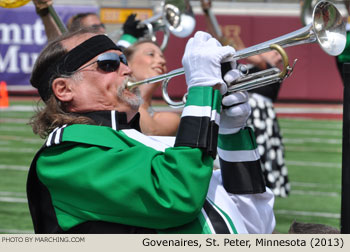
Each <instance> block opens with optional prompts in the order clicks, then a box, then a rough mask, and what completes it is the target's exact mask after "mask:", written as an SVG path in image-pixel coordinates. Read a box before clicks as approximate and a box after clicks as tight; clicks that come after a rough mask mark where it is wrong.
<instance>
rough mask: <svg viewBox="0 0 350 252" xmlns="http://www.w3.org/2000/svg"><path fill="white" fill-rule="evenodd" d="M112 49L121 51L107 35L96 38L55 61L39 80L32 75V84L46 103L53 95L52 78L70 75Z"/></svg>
mask: <svg viewBox="0 0 350 252" xmlns="http://www.w3.org/2000/svg"><path fill="white" fill-rule="evenodd" d="M111 49H113V50H119V51H121V49H120V48H119V47H118V46H116V44H115V43H114V42H113V41H112V40H111V39H110V38H108V37H107V36H106V35H97V36H94V37H92V38H90V39H88V40H86V41H84V42H83V43H81V44H80V45H78V46H77V47H75V48H73V49H72V50H70V51H69V52H67V53H66V54H65V55H64V56H62V57H60V58H59V59H58V60H56V61H54V62H53V63H52V64H50V65H49V66H48V67H47V70H46V71H45V72H44V73H43V74H41V75H39V77H38V78H33V75H32V78H31V79H30V82H31V83H32V85H33V86H34V87H36V88H37V89H38V91H39V94H40V96H41V98H42V99H43V100H44V101H46V100H48V99H49V97H50V96H51V94H52V89H51V86H50V79H51V78H52V76H54V75H56V74H57V73H59V74H62V75H63V74H67V75H70V74H71V73H72V72H74V71H75V70H77V69H79V67H81V66H82V65H84V64H85V63H86V62H88V61H89V60H91V59H93V58H94V57H96V56H97V55H99V54H101V53H103V52H105V51H108V50H111Z"/></svg>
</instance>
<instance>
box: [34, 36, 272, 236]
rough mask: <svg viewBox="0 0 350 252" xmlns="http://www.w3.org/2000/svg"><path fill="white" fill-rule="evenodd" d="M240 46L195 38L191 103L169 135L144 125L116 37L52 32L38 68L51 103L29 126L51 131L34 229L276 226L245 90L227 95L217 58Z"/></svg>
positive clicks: (38, 165)
mask: <svg viewBox="0 0 350 252" xmlns="http://www.w3.org/2000/svg"><path fill="white" fill-rule="evenodd" d="M234 53H235V51H234V49H233V48H232V47H223V46H221V44H220V43H219V42H218V41H217V40H216V39H214V38H212V37H211V36H210V35H209V34H207V33H204V32H197V33H196V34H195V36H194V37H193V38H191V39H190V40H189V41H188V43H187V45H186V49H185V53H184V56H183V59H182V63H183V66H184V69H185V75H186V82H187V87H188V98H187V103H186V106H185V108H184V110H183V113H182V115H181V122H180V126H179V129H178V132H177V135H176V137H175V138H174V139H172V141H169V138H166V140H167V141H165V140H164V138H161V137H158V138H157V137H148V136H146V135H144V134H142V133H141V132H140V126H139V113H138V108H139V106H140V104H141V102H142V101H141V98H140V96H139V93H138V91H137V88H136V89H133V90H132V91H129V90H128V89H126V82H127V81H129V80H130V76H131V75H132V71H131V69H130V68H129V67H128V63H127V61H126V59H125V56H124V55H123V54H122V52H121V50H120V48H118V47H117V46H116V45H115V43H113V41H111V40H110V39H109V38H108V37H107V36H105V35H101V34H97V33H96V32H95V31H93V30H90V29H83V30H79V31H77V32H73V33H72V32H70V33H67V34H64V35H63V36H60V37H58V38H57V39H55V40H53V41H51V42H49V43H48V45H47V46H46V47H45V48H44V50H43V51H42V52H41V53H40V55H39V57H38V59H37V61H36V63H35V66H34V69H33V72H32V76H31V83H32V85H33V86H34V87H35V88H37V90H38V92H39V94H40V96H41V98H42V100H43V102H44V104H45V105H44V107H42V108H41V109H39V110H38V112H37V114H36V115H35V116H34V117H33V118H32V121H31V125H32V127H33V131H34V132H35V133H36V134H39V135H40V136H42V137H46V141H45V144H44V145H43V147H42V148H41V149H40V150H39V151H38V152H37V154H36V155H35V157H34V159H33V161H32V164H31V167H30V171H29V175H28V181H27V195H28V202H29V208H30V213H31V216H32V220H33V224H34V229H35V232H36V233H271V232H272V231H273V229H274V225H275V219H274V214H273V201H274V196H273V194H272V192H271V191H270V190H269V189H267V188H266V187H265V184H264V180H263V176H262V173H261V167H260V163H259V155H258V153H257V149H256V143H255V137H254V134H253V132H252V131H251V129H250V128H247V127H245V125H246V120H247V118H248V117H249V114H250V107H249V104H248V96H247V94H246V93H245V92H237V93H234V94H229V95H225V97H224V98H223V99H222V97H223V94H226V91H227V87H226V85H225V83H224V81H223V79H222V76H221V71H220V62H221V61H222V60H223V59H224V58H226V57H228V56H232V55H233V54H234ZM232 71H238V70H236V69H233V70H231V72H232ZM231 74H232V73H231ZM236 75H237V74H236ZM221 104H223V105H225V109H223V110H222V108H221ZM217 152H218V155H219V157H220V161H221V169H220V170H217V171H215V172H214V173H213V170H212V166H213V157H215V156H216V153H217Z"/></svg>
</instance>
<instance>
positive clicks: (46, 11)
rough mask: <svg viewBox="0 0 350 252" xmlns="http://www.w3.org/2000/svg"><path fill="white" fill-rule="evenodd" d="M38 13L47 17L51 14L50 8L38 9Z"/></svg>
mask: <svg viewBox="0 0 350 252" xmlns="http://www.w3.org/2000/svg"><path fill="white" fill-rule="evenodd" d="M36 14H38V15H39V16H40V17H45V16H47V15H48V14H49V8H43V9H36Z"/></svg>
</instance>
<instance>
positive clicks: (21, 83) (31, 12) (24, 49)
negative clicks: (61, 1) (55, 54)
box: [0, 4, 98, 91]
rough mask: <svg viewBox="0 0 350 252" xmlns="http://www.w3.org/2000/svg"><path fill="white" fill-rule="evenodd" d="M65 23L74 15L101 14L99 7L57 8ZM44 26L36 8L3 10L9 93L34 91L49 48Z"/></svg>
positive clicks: (1, 73)
mask: <svg viewBox="0 0 350 252" xmlns="http://www.w3.org/2000/svg"><path fill="white" fill-rule="evenodd" d="M54 8H55V10H56V12H57V14H58V15H59V16H60V18H61V20H62V21H63V23H66V22H67V20H68V19H69V18H70V17H71V16H72V15H74V14H77V13H81V12H97V11H98V8H97V7H95V6H54ZM46 43H47V38H46V35H45V29H44V25H43V24H42V22H41V19H40V17H39V16H37V14H36V13H35V8H34V6H33V5H32V4H28V5H26V6H23V7H20V8H14V9H5V8H0V81H5V82H6V83H7V87H8V90H9V91H28V90H33V89H32V87H31V85H30V83H29V78H30V74H31V71H32V68H33V65H34V63H35V60H36V58H37V57H38V55H39V53H40V51H41V50H42V48H43V47H44V46H45V45H46Z"/></svg>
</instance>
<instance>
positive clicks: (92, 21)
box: [67, 12, 106, 34]
mask: <svg viewBox="0 0 350 252" xmlns="http://www.w3.org/2000/svg"><path fill="white" fill-rule="evenodd" d="M82 27H92V28H95V29H96V31H97V32H99V33H102V34H103V33H106V27H105V25H104V24H103V23H102V22H101V20H100V17H99V16H98V15H97V14H96V13H93V12H84V13H78V14H76V15H74V16H72V17H71V18H70V19H69V20H68V22H67V28H68V30H69V31H77V30H79V29H81V28H82Z"/></svg>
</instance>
